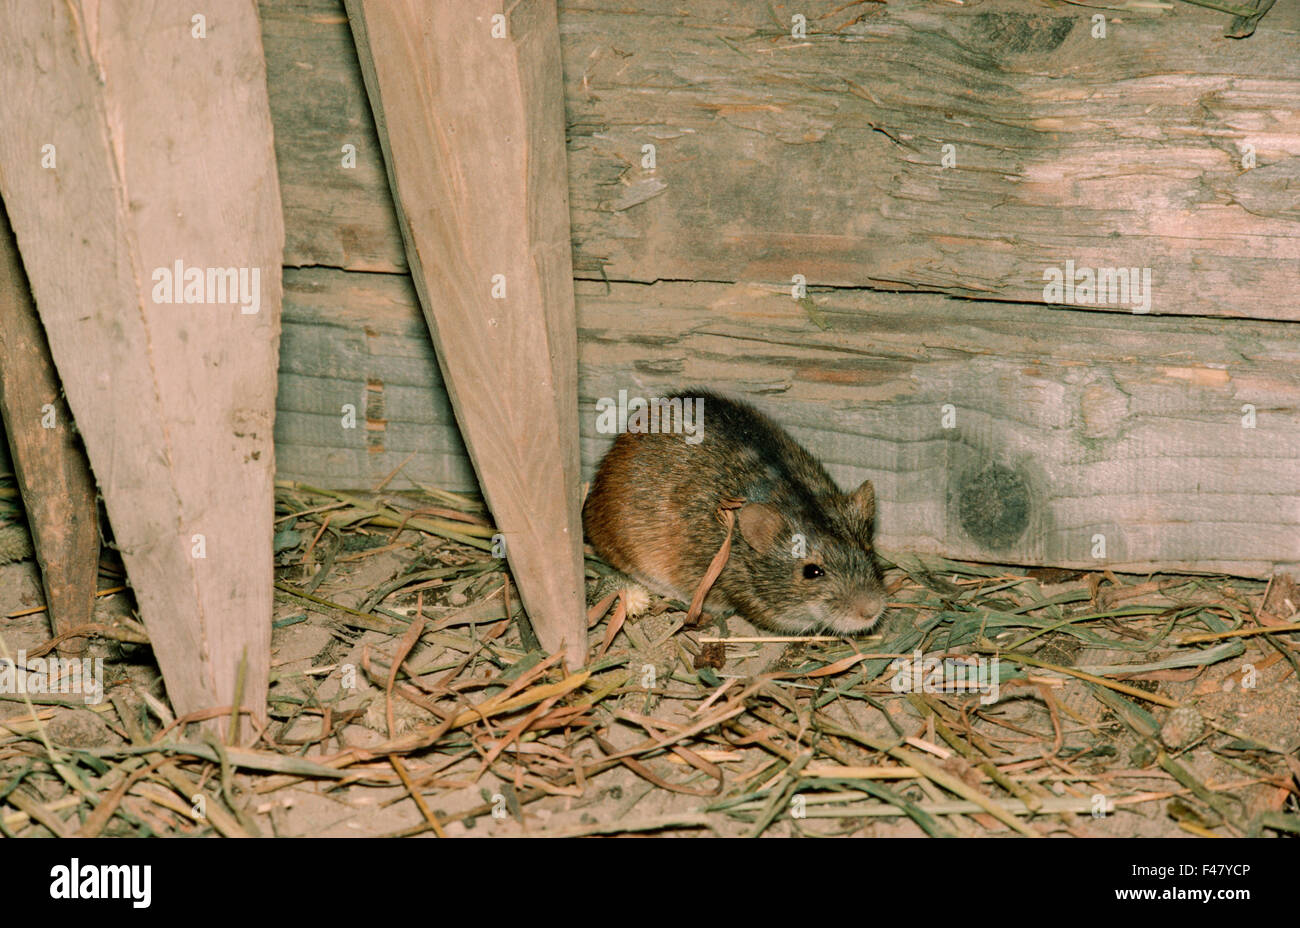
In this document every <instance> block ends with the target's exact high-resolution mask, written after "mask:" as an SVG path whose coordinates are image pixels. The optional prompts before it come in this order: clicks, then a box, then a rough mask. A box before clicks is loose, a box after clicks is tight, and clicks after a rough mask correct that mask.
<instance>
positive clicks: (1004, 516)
mask: <svg viewBox="0 0 1300 928" xmlns="http://www.w3.org/2000/svg"><path fill="white" fill-rule="evenodd" d="M957 515H958V518H960V519H961V525H962V528H964V529H965V530H966V533H967V534H968V535H970V537H971V538H973V539H975V540H976V541H978V542H979V543H980V544H982V545H985V546H986V547H989V548H1006V547H1009V546H1010V545H1011V544H1012V543H1013V542H1014V541H1015V540H1016V539H1017V538H1019V537H1020V536H1021V535H1023V534H1024V533H1025V527H1026V526H1027V525H1029V487H1027V486H1026V485H1025V481H1024V480H1023V479H1021V477H1020V475H1019V474H1017V473H1016V472H1015V471H1013V470H1010V469H1008V468H1006V467H1003V466H1002V465H1000V464H991V465H990V466H988V467H986V468H985V469H984V470H982V471H979V472H977V473H975V474H972V475H971V476H970V477H967V478H966V480H964V481H963V482H962V485H961V490H960V492H959V496H958V499H957Z"/></svg>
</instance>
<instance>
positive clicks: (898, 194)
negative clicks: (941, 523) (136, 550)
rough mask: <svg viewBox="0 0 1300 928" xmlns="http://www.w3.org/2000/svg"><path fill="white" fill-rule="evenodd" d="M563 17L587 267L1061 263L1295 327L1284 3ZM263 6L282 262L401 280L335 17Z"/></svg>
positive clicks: (1039, 267)
mask: <svg viewBox="0 0 1300 928" xmlns="http://www.w3.org/2000/svg"><path fill="white" fill-rule="evenodd" d="M560 7H561V9H560V13H561V18H560V25H561V35H562V38H563V40H564V49H563V51H564V64H565V80H566V98H567V99H566V102H567V106H568V120H569V170H570V176H571V188H572V191H571V205H572V213H573V237H574V248H575V267H576V272H577V274H578V276H580V277H591V278H594V279H606V278H607V279H611V280H639V281H647V282H648V281H654V280H729V281H735V280H786V279H789V277H790V275H792V274H794V273H802V274H804V275H805V276H806V277H807V279H808V281H809V283H813V284H824V285H831V286H862V287H883V288H886V289H923V290H933V291H939V292H946V293H952V294H956V295H961V296H973V297H978V298H981V299H997V300H1017V301H1019V300H1028V301H1032V302H1039V301H1041V299H1042V289H1043V270H1044V268H1046V267H1060V266H1062V265H1063V264H1064V262H1065V261H1066V260H1073V261H1074V262H1075V264H1076V265H1078V266H1081V267H1082V266H1090V267H1112V266H1114V267H1148V268H1150V269H1151V271H1152V278H1153V287H1154V290H1155V294H1154V299H1153V305H1152V307H1151V312H1153V313H1162V314H1183V315H1210V316H1247V317H1254V318H1262V319H1292V320H1295V319H1300V309H1297V307H1296V306H1295V304H1294V302H1293V301H1289V300H1284V299H1280V298H1279V295H1280V294H1281V293H1284V292H1287V291H1289V290H1290V289H1292V288H1293V287H1294V286H1295V284H1296V282H1297V272H1296V269H1295V264H1294V263H1293V262H1297V261H1300V236H1298V235H1297V233H1296V223H1297V221H1300V194H1297V192H1296V191H1297V189H1300V102H1298V101H1300V55H1298V54H1297V53H1296V49H1297V42H1298V41H1300V11H1297V10H1295V9H1294V8H1293V7H1284V6H1283V5H1279V6H1278V7H1277V8H1276V9H1275V10H1273V11H1272V12H1271V13H1270V14H1269V15H1268V17H1266V18H1265V20H1264V21H1263V25H1261V27H1260V29H1259V31H1258V32H1257V33H1256V34H1255V35H1254V36H1252V37H1251V38H1250V39H1247V40H1244V41H1231V40H1227V39H1224V38H1223V37H1222V34H1223V31H1224V29H1225V27H1226V23H1227V22H1228V18H1227V17H1225V16H1224V15H1222V14H1218V13H1213V12H1211V11H1208V10H1202V9H1198V8H1194V7H1191V6H1188V5H1182V4H1180V5H1178V6H1177V7H1176V8H1175V9H1174V10H1172V11H1169V12H1162V11H1149V12H1142V11H1126V12H1125V13H1124V15H1123V16H1122V17H1117V18H1116V17H1114V15H1113V11H1112V17H1113V19H1114V20H1115V21H1112V22H1111V23H1110V24H1109V25H1108V27H1107V28H1108V32H1107V36H1106V38H1104V39H1102V38H1093V37H1092V23H1091V21H1090V17H1091V16H1092V15H1094V14H1095V13H1097V12H1098V11H1097V10H1096V9H1094V8H1091V7H1080V6H1077V5H1071V4H1064V3H1061V4H1054V5H1050V6H1048V5H1042V4H1030V3H1024V2H1018V0H986V2H983V3H972V4H966V5H965V6H956V5H944V6H936V5H935V4H934V3H932V2H929V0H892V2H890V3H889V4H887V5H885V4H849V5H847V9H843V10H841V8H845V7H846V5H845V4H844V3H843V2H842V0H801V2H799V3H797V4H792V3H782V2H773V3H771V4H755V3H749V2H745V0H711V2H701V3H690V4H683V3H680V2H677V0H647V2H643V3H638V4H634V5H629V4H627V3H625V2H622V0H586V2H583V3H581V4H576V3H561V4H560ZM633 7H635V10H633ZM832 10H840V12H838V13H835V14H833V15H827V16H826V17H825V18H819V15H818V14H819V13H821V12H822V11H832ZM795 12H801V13H803V14H804V15H806V16H807V18H808V21H809V26H808V32H809V34H808V36H807V38H806V39H804V40H796V39H793V38H791V37H790V34H789V32H790V29H789V25H790V17H791V15H792V14H793V13H795ZM262 19H263V29H264V34H265V43H266V48H267V56H268V69H269V77H268V80H269V82H270V92H271V101H272V109H273V111H274V113H275V115H276V128H277V133H276V138H277V154H278V155H279V157H280V164H281V185H282V188H283V189H284V191H285V194H284V203H285V218H286V227H287V230H288V231H287V235H288V242H287V247H286V256H285V260H286V263H287V264H290V265H297V266H306V265H315V264H325V265H330V266H334V267H342V268H347V269H351V270H381V271H393V272H398V271H402V270H404V269H405V267H406V264H405V258H404V256H403V251H402V243H401V236H400V234H399V232H398V229H397V225H396V221H395V220H394V218H393V213H392V207H391V203H390V201H389V197H388V188H387V184H386V181H385V178H384V176H383V169H382V165H380V164H379V163H378V161H379V159H378V144H377V142H376V141H375V139H374V129H373V124H372V120H371V118H370V114H369V111H368V109H367V107H366V104H365V94H364V90H363V88H362V86H361V77H360V74H359V72H358V70H357V64H356V57H355V53H354V50H353V49H352V46H351V38H350V35H349V33H348V28H347V23H346V19H345V17H344V16H343V15H342V12H341V9H340V7H339V5H338V4H337V3H335V2H331V0H305V2H285V0H266V2H264V3H263V4H262ZM347 143H351V144H354V145H356V146H357V147H358V150H359V152H360V155H359V158H358V162H357V167H356V168H355V169H353V170H340V169H339V159H340V153H339V150H340V147H341V146H342V145H343V144H347ZM646 144H654V145H655V146H656V170H655V171H654V172H648V171H646V170H644V169H643V168H642V166H641V159H642V146H644V145H646ZM944 144H952V145H953V146H955V150H954V154H955V157H956V166H955V167H952V168H947V169H944V168H942V167H941V166H940V161H941V157H942V146H943V145H944ZM1246 145H1250V146H1252V147H1253V149H1254V157H1255V163H1256V165H1257V166H1256V167H1254V168H1253V169H1250V170H1245V169H1243V153H1244V146H1246Z"/></svg>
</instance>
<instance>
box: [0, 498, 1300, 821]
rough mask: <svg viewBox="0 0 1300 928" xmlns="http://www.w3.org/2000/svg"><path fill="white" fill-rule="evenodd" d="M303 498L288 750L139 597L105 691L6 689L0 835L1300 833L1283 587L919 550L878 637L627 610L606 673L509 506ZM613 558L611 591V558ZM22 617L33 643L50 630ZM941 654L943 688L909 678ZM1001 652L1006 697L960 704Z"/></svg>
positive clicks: (605, 627) (289, 664) (282, 547)
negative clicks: (551, 652)
mask: <svg viewBox="0 0 1300 928" xmlns="http://www.w3.org/2000/svg"><path fill="white" fill-rule="evenodd" d="M0 503H3V500H2V499H0ZM278 509H279V511H278V520H277V527H278V529H279V533H278V534H277V538H276V548H277V565H278V577H279V579H278V582H277V585H276V600H277V608H276V623H275V624H276V629H275V632H274V642H273V644H274V650H275V661H274V664H273V667H274V669H273V685H272V689H271V695H270V701H269V705H268V707H267V711H268V714H269V718H270V723H269V724H268V725H267V726H266V727H265V728H264V729H263V730H261V731H260V732H258V733H257V734H258V738H257V741H256V742H255V743H254V744H253V745H252V746H251V747H238V748H237V747H234V746H231V745H228V744H223V743H220V742H219V741H217V740H214V739H213V738H211V736H209V735H205V734H204V733H203V731H202V730H201V729H200V728H199V727H197V726H192V727H189V728H188V729H187V728H186V726H185V725H183V724H182V723H181V722H182V721H184V720H180V721H178V720H176V719H175V718H173V717H172V715H171V713H170V710H169V709H168V707H167V705H166V702H165V698H164V697H163V694H162V690H161V685H160V683H159V681H158V680H157V678H156V674H155V673H154V672H153V669H152V667H151V665H150V664H149V662H148V655H147V649H146V648H143V647H142V646H140V645H139V644H132V643H131V642H139V641H140V640H141V638H142V637H143V635H142V633H143V629H142V628H141V627H140V626H139V625H138V623H136V622H133V621H131V619H130V617H129V615H127V614H125V613H126V610H124V609H122V608H118V610H117V614H116V615H113V616H110V617H105V618H103V619H102V620H100V617H99V616H97V622H98V624H97V625H96V627H95V629H94V630H93V631H95V632H96V634H97V635H99V636H100V637H99V638H98V639H97V645H96V646H97V647H100V648H101V649H106V653H107V654H108V657H109V661H108V662H107V665H106V669H107V677H108V679H107V680H106V686H107V694H106V695H107V698H106V699H105V700H104V701H103V702H101V703H99V704H97V705H91V706H83V702H82V700H81V699H79V698H78V697H76V696H71V697H69V696H55V695H49V694H34V695H26V696H24V695H21V694H14V693H5V694H0V831H3V833H4V834H6V835H41V834H57V835H76V834H85V835H97V834H104V835H151V834H170V835H205V834H222V835H241V834H341V833H343V834H347V833H350V834H356V833H363V834H402V835H417V834H432V835H461V834H471V835H472V834H533V835H538V834H542V835H545V834H564V835H598V834H604V835H611V834H647V833H658V834H665V833H667V834H681V835H689V834H720V835H793V834H809V835H812V834H816V835H832V834H876V835H891V834H900V835H902V834H928V835H935V836H940V835H983V834H1001V835H1025V836H1039V835H1050V834H1073V835H1079V836H1084V835H1126V834H1140V835H1160V834H1189V835H1202V836H1208V835H1224V836H1243V835H1260V834H1263V835H1278V834H1296V833H1300V805H1298V804H1297V796H1298V795H1300V785H1298V781H1297V776H1298V775H1300V760H1298V759H1297V756H1298V753H1297V752H1298V751H1300V725H1297V720H1298V719H1300V685H1298V684H1297V675H1296V672H1297V660H1298V658H1300V646H1298V643H1297V636H1296V635H1295V634H1294V632H1295V631H1296V630H1297V624H1296V623H1297V618H1296V615H1295V613H1296V606H1297V603H1298V602H1300V597H1297V591H1296V589H1295V587H1294V586H1293V585H1292V584H1291V582H1290V581H1289V579H1288V578H1286V577H1283V576H1279V577H1277V578H1275V579H1274V580H1273V581H1272V582H1271V583H1268V584H1266V583H1263V582H1255V581H1247V580H1240V579H1231V578H1224V577H1173V576H1153V577H1131V576H1123V577H1121V576H1115V575H1112V574H1110V573H1109V572H1106V571H1100V572H1096V573H1083V574H1080V573H1072V572H1065V571H1054V570H1025V569H1020V568H1005V567H997V566H988V565H974V564H961V563H954V562H950V561H945V560H942V559H936V558H915V557H902V556H897V557H896V558H895V563H894V565H893V566H892V567H891V568H890V569H889V571H888V572H887V579H888V582H889V591H890V600H891V608H890V610H889V613H888V617H887V620H886V621H885V623H884V624H883V626H882V627H881V629H880V632H881V634H880V636H879V637H877V638H875V639H872V640H860V641H856V642H853V641H844V640H836V639H827V638H810V639H808V640H790V638H788V637H786V638H781V639H768V638H767V637H766V636H764V635H763V634H762V633H761V632H756V631H755V630H754V629H752V628H750V627H749V626H748V625H746V624H745V623H743V622H740V621H738V620H735V619H732V620H729V621H725V622H723V623H721V626H717V625H714V626H703V627H701V628H698V629H697V628H693V627H689V626H685V627H684V619H685V616H684V610H685V604H670V603H667V602H664V601H662V600H654V601H653V602H651V604H650V608H649V610H648V611H647V612H646V613H644V614H641V615H638V616H634V617H629V616H628V615H627V613H626V609H625V606H626V602H625V600H624V598H623V597H621V596H604V597H603V598H602V601H601V602H597V603H594V604H593V608H592V610H591V614H590V616H589V618H590V625H591V627H590V645H591V648H592V652H591V653H593V654H595V655H598V657H596V659H595V660H594V661H593V662H592V663H591V664H590V665H589V666H588V667H586V668H584V669H583V670H581V671H578V672H570V671H568V670H566V669H565V668H564V667H562V666H561V665H560V663H559V662H558V660H557V659H555V658H548V657H546V656H545V655H544V654H543V653H542V652H541V650H540V648H539V647H538V646H537V642H536V639H535V638H534V637H533V635H532V633H531V631H530V629H529V627H528V625H527V622H526V620H524V621H518V620H517V619H518V618H519V613H520V606H519V602H518V598H517V596H515V595H514V592H513V587H512V585H511V584H510V582H509V580H508V576H507V574H506V572H505V569H504V568H505V564H504V561H503V560H501V559H500V558H498V557H495V556H494V554H493V544H492V535H493V534H494V532H493V529H492V528H491V526H490V525H489V524H488V523H487V522H486V520H485V518H484V515H483V508H482V506H481V504H479V503H478V502H477V501H475V500H472V499H469V498H467V497H462V496H458V495H455V494H450V493H445V492H441V491H433V490H430V491H426V492H424V493H420V494H398V493H383V492H378V493H332V492H327V491H324V490H319V489H315V488H311V487H304V486H297V485H285V486H282V487H281V488H280V491H279V500H278ZM587 563H588V573H589V576H590V578H591V592H592V597H593V598H596V596H597V590H598V588H599V589H600V592H601V593H603V592H604V587H601V586H600V585H599V583H598V580H599V578H600V575H601V574H602V573H603V572H604V571H605V570H606V568H605V567H604V565H602V564H600V563H599V562H598V561H596V560H595V559H594V558H589V559H588V562H587ZM101 585H103V586H108V587H109V588H110V589H112V588H114V587H117V588H119V590H118V591H116V592H114V593H113V594H112V595H109V596H106V597H105V598H104V600H103V603H104V610H101V611H105V610H108V609H109V604H110V603H111V602H113V601H119V602H121V601H126V602H129V600H125V597H126V596H127V595H128V594H127V593H125V592H124V591H121V590H120V587H121V584H120V583H112V584H101ZM21 611H22V612H23V613H25V614H26V615H25V618H24V616H17V617H13V618H11V619H10V620H8V622H7V623H6V624H7V626H8V627H7V629H6V631H5V636H6V638H7V639H9V638H14V637H15V636H17V637H21V628H20V623H21V622H23V621H27V622H28V623H29V624H28V625H27V626H22V628H26V629H27V630H28V634H29V635H30V634H32V633H34V631H33V630H35V629H38V628H39V623H40V621H41V616H40V615H39V614H36V613H39V609H28V610H21ZM507 615H511V616H512V617H513V618H511V619H510V620H507V618H506V616H507ZM31 623H35V624H31ZM105 636H107V638H106V637H105ZM45 637H46V638H48V635H46V636H45ZM109 639H114V640H109ZM36 644H37V642H36V641H35V640H32V641H31V642H30V645H31V646H28V647H27V653H28V659H29V660H30V659H31V658H32V656H34V655H36V656H39V654H40V653H41V651H40V648H39V647H36V646H35V645H36ZM9 646H10V648H11V649H12V648H13V647H15V645H14V644H13V643H12V642H10V643H9ZM918 651H920V652H921V653H922V654H923V655H924V657H925V658H930V659H934V662H933V663H932V664H930V665H926V666H925V667H923V668H922V670H925V671H926V672H927V673H928V672H930V671H934V673H933V674H931V676H930V677H929V684H927V683H926V680H927V677H926V673H920V672H918V673H916V674H908V675H906V676H904V677H903V678H897V679H896V675H895V670H896V669H897V666H898V665H897V664H894V663H893V662H894V661H896V660H898V659H903V660H910V659H912V658H913V657H914V656H915V655H916V654H917V652H918ZM994 657H996V658H997V664H996V670H993V667H994V664H993V660H992V659H993V658H994ZM970 658H980V659H981V660H982V664H980V665H979V666H981V667H982V668H983V672H984V673H985V674H986V675H985V676H984V677H981V678H980V680H981V681H982V682H984V683H987V682H988V681H989V677H988V676H987V674H988V673H990V672H992V673H996V675H997V682H998V689H999V692H998V699H997V701H995V702H994V701H990V700H989V699H988V698H987V696H986V694H984V693H981V692H972V691H960V689H959V688H958V689H954V684H953V683H952V677H951V672H952V671H953V670H954V669H955V668H964V667H966V666H967V665H966V664H965V663H962V661H966V660H968V659H970ZM944 659H949V660H948V663H947V664H944V663H943V661H944ZM959 659H960V660H959ZM891 665H892V667H893V669H891ZM936 667H938V668H940V670H939V671H935V668H936ZM944 668H946V671H944V670H943V669H944ZM941 671H942V672H946V673H948V674H949V676H948V677H944V678H943V679H941V677H942V673H941ZM944 680H946V681H947V685H946V688H945V686H944V684H943V681H944ZM903 681H909V682H911V683H916V682H920V683H921V684H922V685H921V687H920V691H915V690H916V689H917V688H916V687H915V686H911V687H903V686H901V685H900V684H901V682H903ZM909 688H910V689H911V690H913V691H908V690H909ZM229 713H230V707H215V708H214V710H213V712H212V713H210V715H212V716H218V715H222V716H224V715H228V714H229ZM248 724H249V717H248V716H245V717H244V721H243V725H244V726H245V731H247V730H248V729H247V727H246V726H247V725H248Z"/></svg>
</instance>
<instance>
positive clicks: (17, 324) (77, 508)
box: [0, 206, 99, 655]
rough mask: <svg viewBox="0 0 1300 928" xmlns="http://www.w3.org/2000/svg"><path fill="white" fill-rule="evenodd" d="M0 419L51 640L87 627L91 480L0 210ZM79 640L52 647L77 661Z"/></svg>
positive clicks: (95, 519)
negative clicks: (38, 579)
mask: <svg viewBox="0 0 1300 928" xmlns="http://www.w3.org/2000/svg"><path fill="white" fill-rule="evenodd" d="M0 415H2V416H3V418H4V424H5V428H4V433H5V437H6V438H7V439H8V441H7V444H8V446H9V451H10V454H11V455H12V459H13V462H14V476H15V477H16V478H17V483H18V488H19V490H20V491H21V493H22V497H23V509H24V510H25V511H26V513H27V526H28V528H29V529H30V530H31V534H32V548H33V549H34V551H35V554H36V562H37V563H38V564H39V565H40V568H41V586H42V588H43V589H44V591H45V611H46V615H48V616H49V619H50V628H51V630H52V631H53V633H54V634H55V635H63V634H67V633H68V632H69V631H70V630H72V629H74V628H77V627H78V626H82V625H87V624H89V623H90V621H91V618H92V616H93V615H94V612H95V581H96V580H97V579H98V577H99V510H98V508H97V507H96V504H95V478H94V477H92V476H91V473H90V464H89V462H88V461H87V460H86V451H85V449H84V448H83V447H82V446H81V441H80V439H78V438H77V432H76V428H75V427H74V426H73V424H72V414H71V413H70V412H69V411H68V404H67V403H66V402H65V401H64V399H63V395H62V388H61V386H60V384H59V377H58V374H57V373H55V370H54V360H53V359H52V358H51V357H50V346H49V344H48V343H47V342H46V340H45V330H44V329H42V328H41V321H40V319H39V318H38V317H37V315H36V305H35V304H34V303H33V302H32V293H31V289H30V288H29V287H28V285H27V275H26V274H25V273H24V272H23V265H22V259H21V258H20V257H19V254H18V243H17V242H15V241H14V235H13V229H12V227H11V226H10V225H9V217H8V214H7V213H6V212H5V210H4V207H3V206H0ZM85 648H86V639H85V638H80V637H75V638H68V639H66V640H65V641H63V642H62V643H61V644H60V645H59V651H60V652H61V653H63V654H66V655H75V654H80V653H81V652H83V651H84V650H85Z"/></svg>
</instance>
